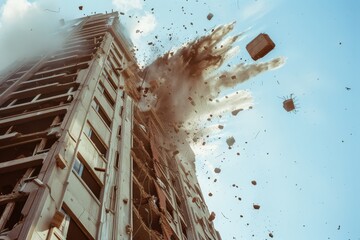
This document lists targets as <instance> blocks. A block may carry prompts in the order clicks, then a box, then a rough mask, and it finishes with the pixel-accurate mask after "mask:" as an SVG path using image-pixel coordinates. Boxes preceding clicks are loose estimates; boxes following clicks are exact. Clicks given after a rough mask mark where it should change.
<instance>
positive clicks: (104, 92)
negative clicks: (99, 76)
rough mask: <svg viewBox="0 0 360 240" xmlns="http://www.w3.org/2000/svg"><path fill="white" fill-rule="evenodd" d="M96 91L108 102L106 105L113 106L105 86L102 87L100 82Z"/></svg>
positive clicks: (113, 103) (113, 102)
mask: <svg viewBox="0 0 360 240" xmlns="http://www.w3.org/2000/svg"><path fill="white" fill-rule="evenodd" d="M98 89H99V90H100V92H101V93H102V94H103V96H104V97H105V99H106V101H108V103H109V104H110V105H111V106H112V107H113V106H114V105H115V101H114V100H113V99H112V97H111V96H110V94H109V93H108V91H106V89H105V86H104V84H103V83H102V82H99V85H98Z"/></svg>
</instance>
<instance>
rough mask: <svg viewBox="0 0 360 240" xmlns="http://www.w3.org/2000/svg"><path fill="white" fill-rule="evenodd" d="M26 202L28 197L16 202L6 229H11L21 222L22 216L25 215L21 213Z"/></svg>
mask: <svg viewBox="0 0 360 240" xmlns="http://www.w3.org/2000/svg"><path fill="white" fill-rule="evenodd" d="M25 202H26V199H19V200H17V201H16V202H15V206H14V209H13V210H12V213H11V215H10V218H9V219H8V220H7V222H6V224H5V226H4V229H8V230H11V229H13V227H14V226H15V224H17V223H18V222H20V221H21V220H22V218H23V217H24V216H23V215H22V214H21V210H22V209H23V207H24V205H25ZM10 204H11V203H10Z"/></svg>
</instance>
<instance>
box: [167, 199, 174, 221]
mask: <svg viewBox="0 0 360 240" xmlns="http://www.w3.org/2000/svg"><path fill="white" fill-rule="evenodd" d="M166 211H167V212H168V213H170V216H171V217H172V218H173V219H174V208H173V206H172V205H171V203H170V202H169V201H168V200H166Z"/></svg>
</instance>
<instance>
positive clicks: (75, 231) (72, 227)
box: [65, 213, 90, 240]
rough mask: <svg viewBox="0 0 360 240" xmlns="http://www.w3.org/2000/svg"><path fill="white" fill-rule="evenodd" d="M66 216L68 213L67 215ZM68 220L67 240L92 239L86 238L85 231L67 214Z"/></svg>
mask: <svg viewBox="0 0 360 240" xmlns="http://www.w3.org/2000/svg"><path fill="white" fill-rule="evenodd" d="M65 214H66V213H65ZM66 218H67V219H68V220H67V221H69V225H68V229H67V234H66V239H69V240H72V239H74V240H75V239H76V240H89V239H90V238H89V237H88V236H86V234H85V233H84V231H83V230H82V229H81V228H80V226H79V225H78V224H77V223H76V222H75V221H74V219H73V218H72V217H69V215H67V214H66Z"/></svg>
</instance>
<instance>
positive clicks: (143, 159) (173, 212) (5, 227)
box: [0, 13, 221, 240]
mask: <svg viewBox="0 0 360 240" xmlns="http://www.w3.org/2000/svg"><path fill="white" fill-rule="evenodd" d="M62 25H63V26H62V31H63V34H66V36H65V39H66V40H65V42H64V44H63V46H62V48H61V49H59V50H57V51H55V52H53V53H51V54H48V55H45V56H41V57H39V58H34V59H31V60H26V61H22V62H17V63H16V64H14V65H13V66H12V67H11V68H9V69H8V70H7V71H5V72H4V74H3V75H2V76H1V79H0V179H1V180H0V240H5V239H32V240H36V239H47V240H54V239H70V240H72V239H74V240H82V239H104V240H107V239H119V240H126V239H138V240H146V239H154V240H155V239H184V240H186V239H188V240H192V239H196V240H197V239H199V240H202V239H206V240H207V239H216V240H217V239H221V238H220V236H219V234H218V232H217V231H216V230H215V228H214V226H213V223H212V220H213V218H214V214H210V213H209V211H208V208H207V206H206V205H205V202H204V199H203V196H202V193H201V190H200V186H199V184H198V181H197V179H196V175H195V165H194V159H195V157H194V154H193V152H192V151H191V149H190V147H189V146H188V151H184V152H174V151H172V150H171V149H168V148H166V147H165V145H164V142H166V141H167V133H166V129H164V126H163V123H162V122H161V121H160V120H159V118H158V117H157V116H156V114H155V113H154V112H152V111H149V112H141V111H139V109H138V108H137V107H136V102H137V100H138V99H139V97H140V96H139V92H138V91H137V86H138V85H139V81H140V78H139V76H138V71H137V70H138V69H137V63H136V60H135V58H134V57H133V53H132V52H131V51H130V49H131V43H130V42H129V41H128V40H127V38H126V37H125V35H124V34H123V32H122V31H123V30H122V27H121V24H120V22H119V18H118V14H117V13H110V14H97V15H93V16H90V17H84V18H81V19H76V20H74V21H69V22H67V23H65V22H64V21H63V22H62ZM184 163H186V164H184Z"/></svg>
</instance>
